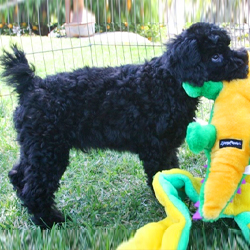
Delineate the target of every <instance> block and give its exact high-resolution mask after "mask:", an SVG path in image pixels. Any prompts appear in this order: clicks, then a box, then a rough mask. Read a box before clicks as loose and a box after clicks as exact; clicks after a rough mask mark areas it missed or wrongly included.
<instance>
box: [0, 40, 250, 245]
mask: <svg viewBox="0 0 250 250" xmlns="http://www.w3.org/2000/svg"><path fill="white" fill-rule="evenodd" d="M11 40H12V42H16V41H17V42H18V43H19V44H22V45H23V46H24V49H25V51H26V52H27V53H28V58H29V60H30V61H31V62H33V63H34V64H35V65H36V68H37V74H38V75H40V76H45V75H46V74H51V73H54V72H60V71H64V70H71V69H73V68H77V67H81V66H83V65H90V66H92V65H95V66H102V65H119V64H121V63H126V62H127V63H132V62H133V63H138V62H140V61H143V60H144V58H148V59H149V58H150V57H153V56H156V55H159V54H160V53H162V48H161V47H155V48H153V47H147V48H145V47H138V48H137V47H133V48H129V47H124V48H123V47H116V48H115V47H111V46H99V45H98V46H94V45H93V46H86V45H82V47H81V44H80V39H66V38H62V39H56V38H54V39H50V38H40V37H22V38H14V37H12V38H11ZM9 42H10V37H3V36H2V37H1V36H0V46H1V47H5V48H7V47H8V44H9ZM71 47H73V49H70V48H71ZM79 47H80V48H79ZM68 48H69V49H68ZM51 49H53V50H56V49H59V50H58V51H57V50H56V51H54V52H50V50H51ZM63 49H64V50H63ZM41 51H44V53H40V52H41ZM32 52H34V53H35V54H31V53H32ZM138 55H140V57H138ZM131 58H132V59H131ZM45 62H46V63H45ZM10 93H11V90H10V89H9V88H7V87H5V86H4V84H3V83H2V82H0V171H1V175H0V183H1V185H0V194H1V199H0V230H1V232H0V250H1V249H4V250H5V249H35V250H39V249H46V250H47V249H48V250H50V249H60V250H61V249H62V250H64V249H106V250H108V249H115V248H116V247H117V245H118V244H120V243H121V242H122V241H123V240H125V239H128V238H129V237H131V236H132V235H133V234H134V232H135V230H136V229H138V228H139V227H141V226H143V225H145V224H146V223H149V222H152V221H158V220H161V219H163V218H165V211H164V209H163V208H162V206H161V205H159V203H158V202H157V200H156V199H155V198H154V196H153V194H152V192H151V190H150V189H149V187H148V186H147V185H146V181H145V175H144V172H143V168H142V164H141V162H140V161H139V159H138V157H137V156H136V155H132V154H129V153H117V152H112V151H92V152H90V153H89V154H84V153H81V152H77V151H75V150H72V151H71V154H70V155H71V157H70V166H69V167H68V169H67V171H66V172H65V174H64V175H63V178H62V180H61V186H60V189H59V191H58V192H57V194H56V201H57V204H58V208H59V209H60V210H62V211H63V212H64V214H65V216H67V215H69V216H70V217H71V218H72V221H67V222H66V223H65V225H63V226H62V227H61V228H58V227H57V226H55V227H53V228H52V230H51V231H48V230H45V231H41V230H40V229H38V228H37V227H36V226H34V225H33V224H32V223H31V221H30V220H29V216H28V214H27V212H26V209H25V208H24V207H22V205H21V203H20V200H18V199H17V198H16V196H15V193H14V192H13V190H12V186H11V185H10V183H9V180H8V177H7V175H8V171H9V170H10V169H11V168H12V165H13V164H15V162H16V161H17V159H18V155H19V152H18V145H17V143H16V141H15V138H16V134H15V131H14V129H13V123H12V112H13V110H14V108H15V106H16V97H15V95H10ZM209 110H210V104H209V103H206V105H203V107H202V109H200V110H199V113H198V114H199V116H200V117H203V118H205V119H207V117H208V116H209ZM179 158H180V165H181V168H183V169H187V170H189V171H191V172H192V173H193V174H195V175H196V176H203V175H204V169H203V167H202V166H203V165H204V164H205V161H206V159H205V156H204V154H201V155H199V156H197V155H196V156H195V155H193V154H192V153H191V152H190V150H189V149H188V147H187V145H186V144H184V145H183V146H182V147H181V149H180V152H179ZM188 205H189V204H188ZM189 206H190V210H191V211H192V212H193V211H194V209H193V207H192V205H189ZM189 249H197V250H200V249H233V250H236V249H244V250H245V249H247V248H246V244H245V242H244V240H243V238H242V236H241V232H240V231H239V230H238V229H237V227H236V225H235V223H233V222H232V221H230V220H220V221H219V222H217V223H213V224H211V223H203V222H196V223H194V225H193V229H192V231H191V236H190V244H189Z"/></svg>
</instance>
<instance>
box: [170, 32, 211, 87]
mask: <svg viewBox="0 0 250 250" xmlns="http://www.w3.org/2000/svg"><path fill="white" fill-rule="evenodd" d="M166 54H167V61H166V63H167V69H168V70H169V71H170V73H171V74H172V75H173V76H174V77H175V78H176V79H177V80H178V81H180V82H189V83H190V84H192V85H195V86H202V85H203V83H204V81H205V80H206V79H207V74H206V70H205V65H204V64H203V62H202V60H201V55H200V52H199V48H198V42H197V41H196V39H194V38H188V37H185V36H178V37H177V38H176V39H174V40H172V41H171V42H170V43H169V44H168V45H167V52H166Z"/></svg>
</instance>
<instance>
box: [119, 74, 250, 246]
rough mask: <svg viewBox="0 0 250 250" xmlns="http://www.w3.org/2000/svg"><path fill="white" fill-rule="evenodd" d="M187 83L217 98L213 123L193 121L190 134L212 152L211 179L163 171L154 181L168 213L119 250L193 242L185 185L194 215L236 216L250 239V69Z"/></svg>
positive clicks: (195, 144)
mask: <svg viewBox="0 0 250 250" xmlns="http://www.w3.org/2000/svg"><path fill="white" fill-rule="evenodd" d="M183 87H184V89H185V90H186V92H187V94H188V95H190V96H191V97H198V96H205V97H207V98H209V99H213V100H215V102H214V106H213V110H212V112H211V117H210V121H209V124H208V125H200V124H199V123H197V122H194V123H191V124H190V125H189V126H188V130H187V137H186V139H187V143H188V145H189V147H190V149H191V150H192V151H193V152H194V153H199V152H201V151H202V150H204V151H205V153H206V156H207V158H208V165H207V171H206V176H205V179H204V180H202V181H201V180H200V179H199V178H196V177H194V176H193V175H191V174H190V173H189V172H187V171H185V170H180V169H172V170H168V171H163V172H160V173H157V174H156V176H155V177H154V181H153V187H154V191H155V194H156V197H157V199H158V200H159V202H160V203H161V204H162V205H163V206H164V208H165V211H166V214H167V218H166V219H164V220H162V221H159V222H154V223H149V224H147V225H145V226H144V227H142V228H141V229H139V230H138V231H137V232H136V234H135V236H134V238H132V239H130V240H129V241H128V242H125V243H123V244H121V245H120V246H119V247H118V249H119V250H125V249H126V250H132V249H134V250H135V249H137V250H139V249H179V250H184V249H186V248H187V245H188V240H189V232H190V227H191V218H190V215H189V211H188V208H187V207H186V205H185V204H184V203H183V202H182V200H181V198H180V197H179V195H178V190H179V189H180V188H182V189H183V188H184V190H185V193H186V195H187V196H188V197H189V198H190V200H192V201H193V202H195V206H196V207H197V208H198V210H197V212H196V213H195V214H194V216H193V219H202V220H204V221H215V220H217V219H219V218H223V217H231V218H234V219H235V221H236V222H237V224H238V225H239V227H240V228H241V230H242V233H243V235H244V238H245V240H246V241H247V242H248V243H250V238H249V236H250V167H249V166H248V164H249V158H250V148H249V144H250V74H248V78H247V79H244V80H233V81H231V82H223V83H222V82H217V83H214V82H206V83H204V85H203V86H202V87H193V86H191V85H189V84H188V83H184V84H183Z"/></svg>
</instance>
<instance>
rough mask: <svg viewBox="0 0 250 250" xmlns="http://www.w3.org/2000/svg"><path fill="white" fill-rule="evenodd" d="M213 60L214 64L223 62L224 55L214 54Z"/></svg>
mask: <svg viewBox="0 0 250 250" xmlns="http://www.w3.org/2000/svg"><path fill="white" fill-rule="evenodd" d="M211 59H212V62H220V61H221V60H222V55H219V54H214V55H213V56H212V58H211Z"/></svg>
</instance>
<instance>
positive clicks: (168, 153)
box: [139, 148, 179, 188]
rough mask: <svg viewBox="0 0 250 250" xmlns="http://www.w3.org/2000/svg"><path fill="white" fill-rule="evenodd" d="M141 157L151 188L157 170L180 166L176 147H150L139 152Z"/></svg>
mask: <svg viewBox="0 0 250 250" xmlns="http://www.w3.org/2000/svg"><path fill="white" fill-rule="evenodd" d="M139 157H140V160H141V161H142V162H143V166H144V170H145V172H146V174H147V184H148V185H149V186H150V187H151V188H152V181H153V177H154V175H155V174H156V173H157V172H159V171H162V170H168V169H172V168H178V167H179V161H178V157H177V150H176V149H172V150H167V149H166V148H165V149H162V148H154V149H153V148H149V149H148V150H145V151H143V152H141V153H139Z"/></svg>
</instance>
